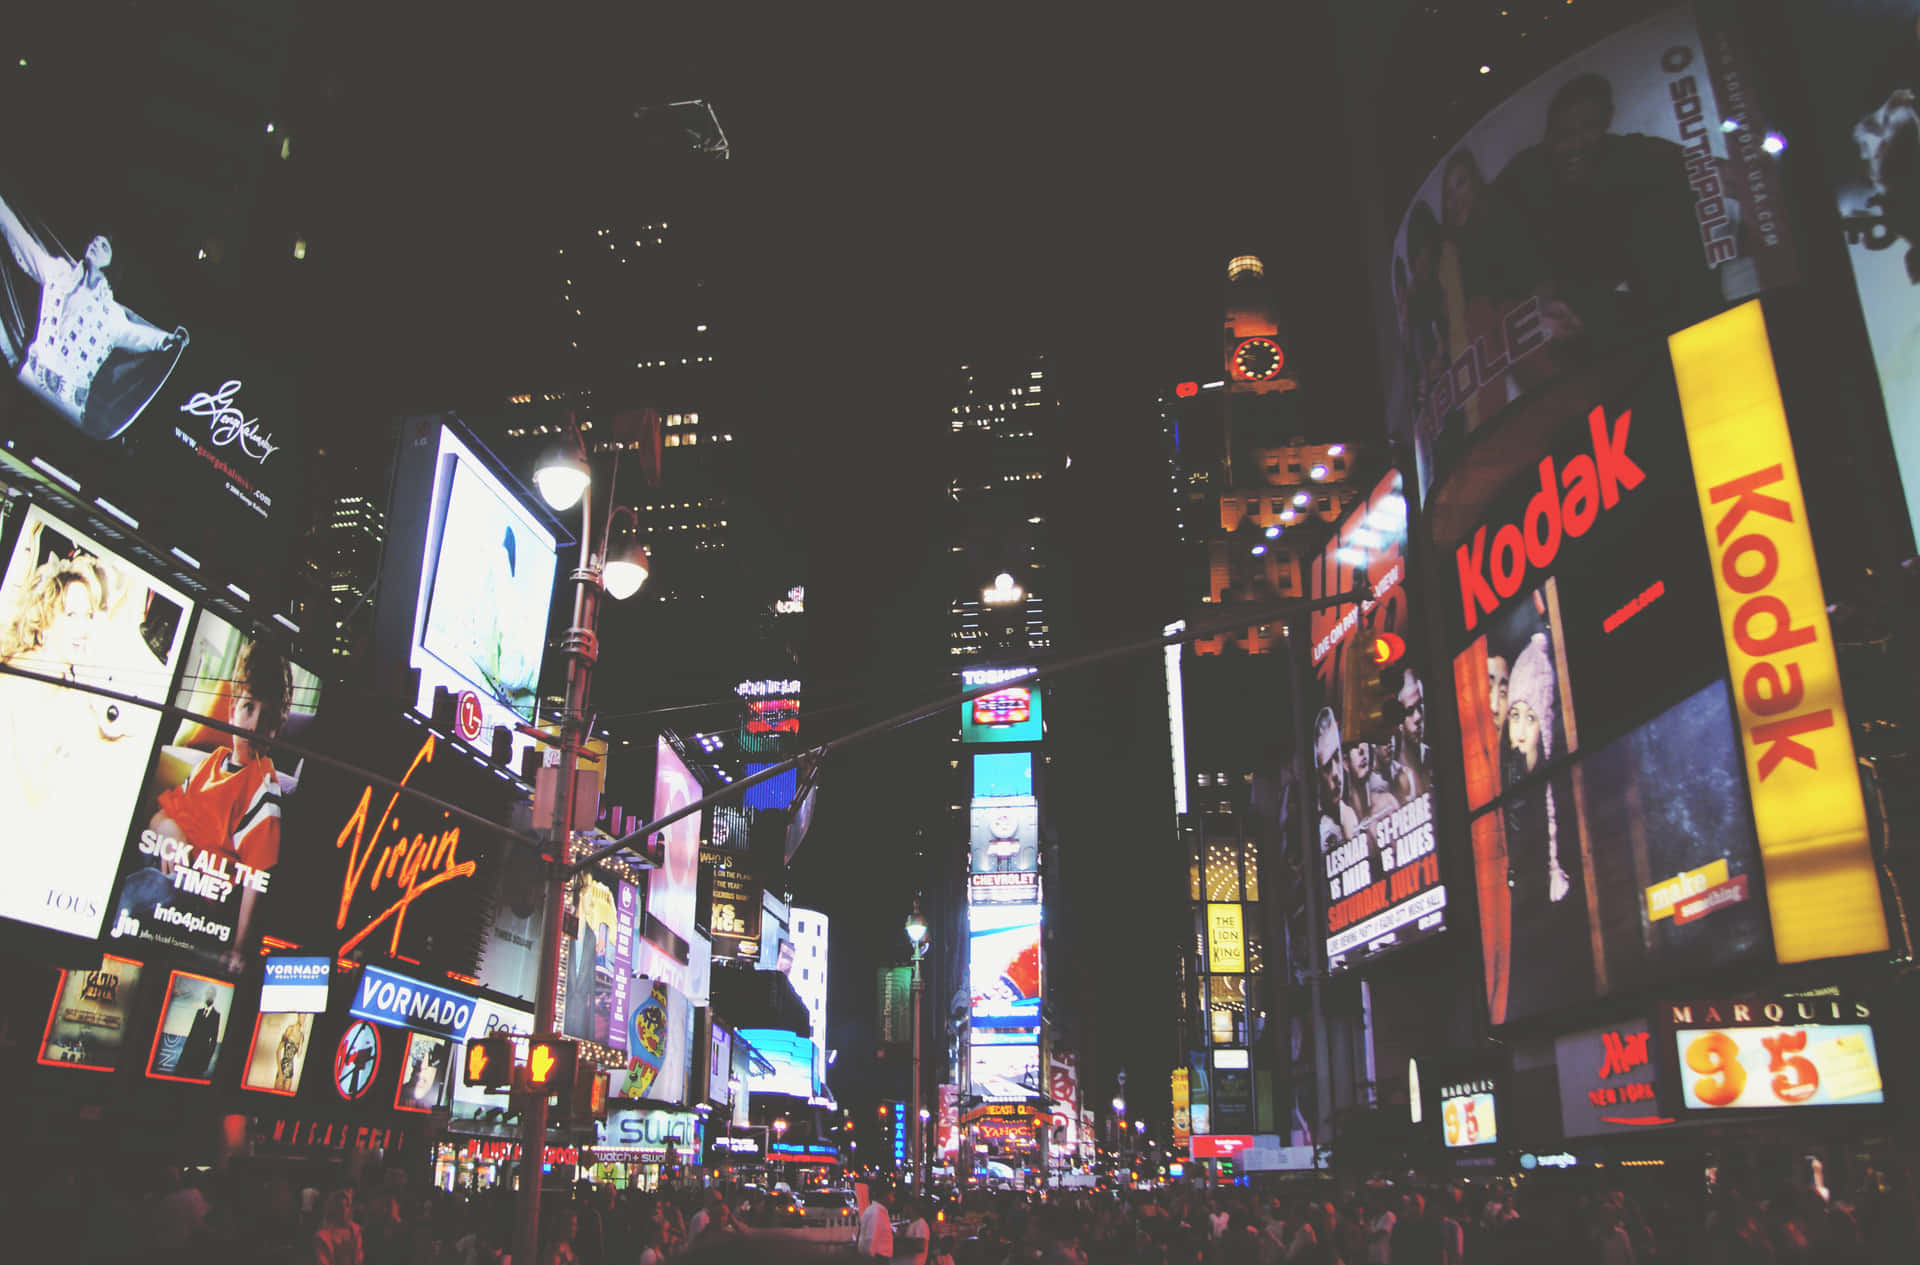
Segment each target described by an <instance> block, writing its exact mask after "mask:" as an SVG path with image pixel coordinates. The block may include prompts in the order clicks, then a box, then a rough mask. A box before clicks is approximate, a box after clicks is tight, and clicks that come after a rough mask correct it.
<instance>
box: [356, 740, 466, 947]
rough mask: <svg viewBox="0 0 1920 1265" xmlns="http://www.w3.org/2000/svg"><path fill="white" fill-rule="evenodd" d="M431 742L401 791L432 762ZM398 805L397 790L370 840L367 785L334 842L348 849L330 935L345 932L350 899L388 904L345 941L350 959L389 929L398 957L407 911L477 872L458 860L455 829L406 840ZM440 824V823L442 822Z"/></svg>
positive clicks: (404, 779)
mask: <svg viewBox="0 0 1920 1265" xmlns="http://www.w3.org/2000/svg"><path fill="white" fill-rule="evenodd" d="M435 741H436V740H435V738H434V736H433V735H432V734H428V735H427V739H426V741H425V742H424V743H422V744H421V746H420V750H419V752H418V753H417V754H415V756H414V757H413V763H412V764H409V765H408V766H407V771H406V774H405V776H403V777H402V778H401V779H400V785H401V786H402V787H405V786H406V785H407V784H408V783H409V782H410V781H412V779H413V775H414V772H415V771H416V770H417V769H419V767H420V766H421V765H422V764H425V763H427V762H429V761H431V760H432V759H433V749H434V744H435ZM399 802H400V792H399V791H398V790H396V791H394V793H393V795H392V796H391V797H390V798H389V799H388V800H387V806H386V808H385V809H384V810H382V812H381V814H380V820H379V822H378V824H376V825H375V826H374V827H373V832H372V834H371V836H369V834H368V832H367V818H368V814H369V812H370V810H371V809H372V807H373V787H372V786H371V785H369V786H368V787H367V788H366V789H365V790H363V791H361V792H360V802H359V804H357V805H356V806H355V807H354V810H353V812H352V813H350V814H348V816H347V820H346V824H345V825H343V826H341V828H340V834H339V837H338V838H336V839H335V840H334V845H333V846H334V847H336V848H346V849H347V869H346V873H345V875H344V876H343V877H342V879H341V883H340V912H339V915H338V916H337V917H336V918H335V919H334V927H335V929H337V930H340V931H345V930H346V929H347V923H348V921H349V919H350V917H351V915H352V913H353V904H354V898H355V897H356V896H358V895H359V894H360V893H361V892H363V891H364V892H365V893H367V894H368V895H369V896H372V897H375V898H376V899H377V898H380V897H383V896H385V897H387V898H388V899H389V902H390V903H389V904H388V905H387V906H386V908H385V909H383V910H381V911H380V912H379V913H378V914H375V915H374V916H373V918H372V919H370V920H369V921H368V922H367V923H365V924H364V925H363V926H361V928H360V929H359V930H358V931H356V932H354V933H353V935H352V936H350V937H348V939H347V940H346V942H345V943H343V944H342V945H341V946H340V952H341V953H342V954H347V953H351V952H352V951H353V950H354V949H355V948H356V947H357V946H358V945H359V944H360V942H361V941H363V940H365V939H366V938H367V937H368V936H370V935H372V934H373V933H374V931H375V930H377V929H378V928H379V927H381V926H383V925H386V924H389V923H390V924H391V925H392V928H393V932H392V938H391V940H390V941H389V943H388V946H387V952H388V953H389V954H397V953H399V952H400V933H401V932H402V931H403V930H404V929H405V927H406V923H407V909H408V907H409V906H411V905H412V904H413V902H414V901H416V900H418V899H420V898H421V897H422V896H424V895H426V894H427V893H428V892H430V891H432V890H433V889H434V888H436V887H439V886H440V885H441V884H443V883H451V882H453V881H454V880H456V879H463V878H471V877H472V876H473V873H474V871H475V870H477V869H478V868H479V863H478V862H476V861H462V860H460V859H459V851H460V828H459V827H458V826H449V827H447V828H446V829H445V830H441V831H439V832H437V833H426V832H419V833H415V834H411V835H409V834H406V833H405V832H404V831H403V830H402V829H401V824H400V822H399V820H398V819H397V818H395V817H394V814H393V810H394V807H395V806H396V805H397V804H399ZM441 820H442V821H443V822H444V821H445V818H444V817H442V819H441ZM383 884H388V885H389V886H388V888H387V891H386V892H383V891H382V890H381V889H382V885H383Z"/></svg>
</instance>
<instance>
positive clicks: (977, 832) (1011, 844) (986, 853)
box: [971, 795, 1040, 874]
mask: <svg viewBox="0 0 1920 1265" xmlns="http://www.w3.org/2000/svg"><path fill="white" fill-rule="evenodd" d="M971 815H972V833H973V838H972V854H973V867H972V868H973V873H975V874H1031V873H1035V872H1037V871H1038V870H1039V868H1040V805H1039V802H1038V801H1036V800H1035V799H1034V798H1033V796H1031V795H1007V796H1001V797H998V798H981V799H975V800H974V801H973V805H972V809H971Z"/></svg>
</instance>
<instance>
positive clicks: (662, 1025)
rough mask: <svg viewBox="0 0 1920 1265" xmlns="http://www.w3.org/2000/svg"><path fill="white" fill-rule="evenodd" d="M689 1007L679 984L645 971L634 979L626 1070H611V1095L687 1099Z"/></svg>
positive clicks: (680, 1102)
mask: <svg viewBox="0 0 1920 1265" xmlns="http://www.w3.org/2000/svg"><path fill="white" fill-rule="evenodd" d="M693 1011H694V1008H693V1007H692V1006H691V1005H689V1004H688V1002H687V995H686V994H685V993H683V992H681V991H680V990H679V989H678V988H675V987H673V986H672V985H670V984H667V983H665V982H663V981H661V980H650V979H647V978H646V977H644V976H642V977H639V978H637V979H635V980H634V981H633V991H632V993H631V995H630V1001H629V1004H628V1011H627V1041H626V1049H627V1072H626V1075H625V1076H624V1077H623V1076H620V1075H617V1074H616V1075H615V1076H614V1078H613V1095H614V1097H616V1098H645V1099H648V1100H649V1101H652V1102H664V1103H673V1104H675V1105H679V1106H685V1105H686V1103H687V1095H688V1092H689V1091H690V1089H691V1088H692V1086H691V1084H690V1081H691V1078H692V1073H693Z"/></svg>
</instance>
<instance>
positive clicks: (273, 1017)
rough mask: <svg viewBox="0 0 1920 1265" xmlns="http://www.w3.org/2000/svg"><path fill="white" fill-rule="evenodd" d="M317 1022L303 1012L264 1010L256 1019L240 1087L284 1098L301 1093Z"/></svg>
mask: <svg viewBox="0 0 1920 1265" xmlns="http://www.w3.org/2000/svg"><path fill="white" fill-rule="evenodd" d="M313 1023H314V1020H313V1016H312V1015H310V1014H306V1013H303V1012H294V1013H291V1014H289V1013H283V1012H278V1011H270V1010H263V1011H261V1012H260V1014H259V1015H258V1016H257V1017H256V1018H255V1019H254V1021H253V1044H252V1046H251V1047H250V1048H249V1049H248V1052H247V1070H246V1071H244V1072H242V1073H241V1075H240V1087H241V1088H242V1089H251V1090H257V1091H258V1092H260V1093H263V1094H279V1095H280V1096H281V1097H283V1098H291V1097H293V1096H294V1095H295V1094H297V1093H299V1092H300V1076H301V1073H302V1072H304V1071H305V1070H306V1066H307V1051H308V1050H309V1049H310V1048H311V1047H312V1045H313Z"/></svg>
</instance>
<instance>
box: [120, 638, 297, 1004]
mask: <svg viewBox="0 0 1920 1265" xmlns="http://www.w3.org/2000/svg"><path fill="white" fill-rule="evenodd" d="M174 704H175V706H177V707H181V708H184V709H185V710H186V711H188V712H191V713H193V714H194V715H196V716H206V717H209V718H210V719H213V720H216V721H222V722H224V723H226V724H230V725H234V726H236V727H238V728H242V729H250V730H251V731H252V733H251V734H250V735H248V736H246V737H241V736H239V735H236V734H230V733H227V732H226V731H225V730H222V729H216V728H213V727H212V726H210V725H206V724H202V723H201V722H199V721H196V720H181V721H178V722H172V721H169V722H168V723H167V741H166V742H165V743H163V744H162V745H161V747H160V750H159V751H158V753H157V754H156V755H155V757H154V761H153V766H152V769H151V771H150V772H149V773H148V775H147V784H146V791H145V793H144V794H143V795H142V796H141V798H140V802H139V804H138V806H137V808H136V810H135V812H134V818H133V825H132V830H131V838H130V839H129V840H128V842H127V848H126V855H125V858H124V860H123V861H122V863H121V873H120V884H119V891H118V894H117V895H116V897H115V900H114V908H113V911H112V917H111V919H110V920H109V922H108V925H107V936H108V939H109V940H128V941H143V942H149V943H154V944H162V945H167V946H169V947H171V948H175V949H179V950H182V951H185V952H188V953H192V954H195V955H197V956H199V957H200V958H202V959H203V960H205V961H207V962H208V963H210V964H212V965H215V966H217V967H219V968H220V969H222V970H224V971H228V972H235V971H238V970H239V968H240V964H241V962H242V961H243V960H244V959H245V957H246V956H247V955H249V954H251V952H252V950H253V948H254V946H255V945H256V943H257V942H258V939H259V935H260V918H259V907H260V905H261V901H262V898H263V896H264V894H265V893H266V891H267V889H268V886H269V884H270V882H271V881H272V878H273V873H274V867H275V866H276V865H277V864H278V863H279V860H280V836H281V828H282V823H283V822H284V821H285V820H286V819H288V818H289V817H291V816H292V815H293V814H295V813H298V812H299V811H300V804H301V801H300V777H301V772H302V770H303V768H304V767H305V762H304V761H302V760H300V759H299V758H298V757H291V756H288V755H284V754H279V753H276V751H275V750H274V749H273V747H272V746H271V745H270V740H272V739H274V738H276V737H278V738H284V739H286V740H288V741H290V742H303V741H304V740H305V738H306V736H307V731H308V730H309V729H310V728H311V726H312V723H313V720H314V716H315V714H316V713H317V712H318V710H319V705H320V678H319V677H317V676H315V675H314V674H313V673H311V672H309V671H307V670H306V669H305V668H302V667H300V666H298V665H296V664H294V663H293V662H292V661H290V660H289V659H288V658H287V657H286V656H285V655H284V654H282V653H281V652H280V651H279V650H277V649H276V648H275V647H274V646H273V645H272V644H271V643H269V642H267V641H264V640H259V639H254V638H249V637H247V636H245V635H243V634H242V633H241V632H240V630H239V629H237V628H235V627H234V626H233V625H231V624H229V623H227V622H226V621H225V620H224V619H221V618H219V617H218V616H216V615H214V614H213V613H212V612H210V611H207V610H202V611H201V612H200V613H199V616H198V618H197V620H196V621H195V624H194V632H193V637H192V639H191V641H190V643H189V645H188V649H187V654H186V673H185V675H184V677H183V678H182V680H181V683H180V688H179V690H178V691H177V692H176V693H175V696H174Z"/></svg>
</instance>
